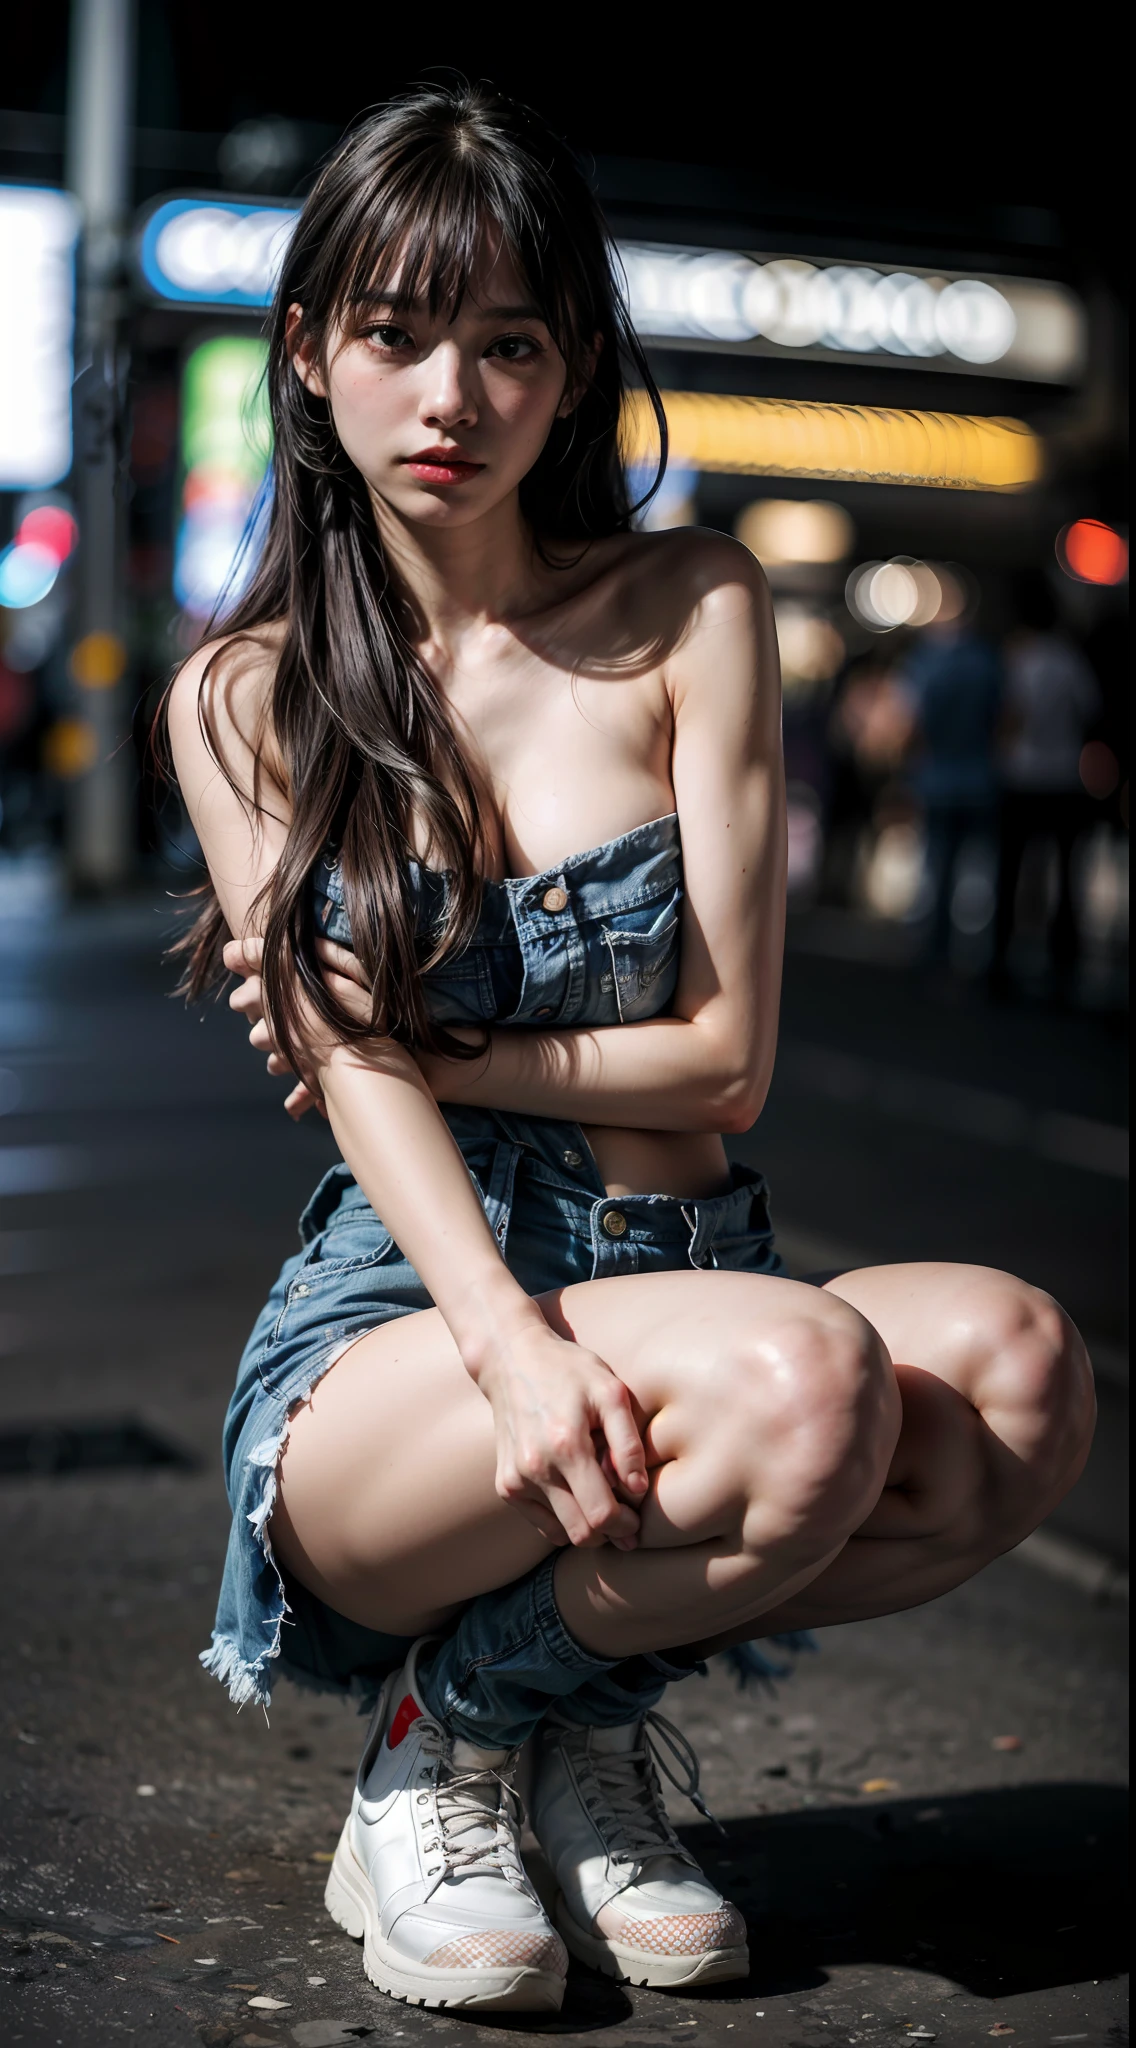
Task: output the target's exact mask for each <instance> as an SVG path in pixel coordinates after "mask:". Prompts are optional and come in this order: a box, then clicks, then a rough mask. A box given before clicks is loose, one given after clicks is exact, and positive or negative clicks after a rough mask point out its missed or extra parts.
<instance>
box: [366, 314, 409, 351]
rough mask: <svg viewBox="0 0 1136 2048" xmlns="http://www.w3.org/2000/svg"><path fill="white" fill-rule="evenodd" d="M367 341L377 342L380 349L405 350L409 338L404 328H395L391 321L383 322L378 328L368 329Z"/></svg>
mask: <svg viewBox="0 0 1136 2048" xmlns="http://www.w3.org/2000/svg"><path fill="white" fill-rule="evenodd" d="M367 340H368V341H373V342H377V343H378V345H379V347H380V348H405V347H406V346H407V345H408V343H409V341H410V336H409V334H408V333H407V331H406V329H405V327H395V326H394V324H393V323H392V322H391V321H387V320H384V321H383V323H382V325H381V326H380V327H372V328H370V329H369V331H368V334H367Z"/></svg>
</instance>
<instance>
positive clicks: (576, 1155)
mask: <svg viewBox="0 0 1136 2048" xmlns="http://www.w3.org/2000/svg"><path fill="white" fill-rule="evenodd" d="M537 1014H538V1015H539V1014H540V1013H539V1011H538V1013H537ZM561 1156H562V1158H563V1160H564V1164H565V1166H570V1167H571V1168H572V1170H573V1172H575V1170H576V1168H577V1167H578V1166H582V1165H583V1164H584V1155H583V1153H582V1152H573V1151H571V1150H569V1151H567V1152H565V1153H563V1154H562V1155H561Z"/></svg>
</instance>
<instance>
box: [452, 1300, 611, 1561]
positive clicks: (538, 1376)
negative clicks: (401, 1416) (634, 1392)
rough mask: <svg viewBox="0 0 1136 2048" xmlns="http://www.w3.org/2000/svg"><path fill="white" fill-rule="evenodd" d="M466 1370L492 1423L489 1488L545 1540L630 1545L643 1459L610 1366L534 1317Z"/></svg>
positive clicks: (499, 1339) (497, 1342) (585, 1543)
mask: <svg viewBox="0 0 1136 2048" xmlns="http://www.w3.org/2000/svg"><path fill="white" fill-rule="evenodd" d="M475 1377H476V1380H477V1384H478V1386H479V1387H480V1389H481V1391H482V1393H483V1394H484V1395H485V1396H486V1398H487V1399H488V1401H489V1403H490V1406H491V1407H492V1409H493V1417H494V1421H495V1423H496V1425H497V1493H498V1495H499V1497H500V1498H501V1499H502V1500H504V1501H508V1503H509V1505H510V1507H514V1508H516V1509H517V1510H518V1512H519V1513H520V1514H522V1515H524V1517H525V1519H526V1521H529V1522H531V1523H532V1525H533V1527H534V1528H535V1529H539V1531H540V1533H541V1535H542V1536H544V1537H545V1538H546V1539H547V1540H548V1542H550V1543H557V1544H565V1543H571V1544H574V1545H576V1546H578V1547H585V1546H591V1547H595V1546H597V1545H599V1544H602V1543H613V1544H614V1545H615V1546H616V1548H617V1549H619V1550H634V1549H635V1547H636V1543H637V1541H638V1535H639V1516H638V1514H637V1513H636V1511H635V1507H634V1506H632V1505H630V1504H629V1502H634V1503H636V1505H637V1504H639V1503H640V1502H641V1501H642V1499H643V1497H644V1495H645V1494H646V1491H647V1485H648V1479H647V1458H646V1453H645V1451H644V1448H643V1440H642V1437H641V1436H640V1433H639V1427H638V1424H637V1423H636V1420H635V1415H634V1411H633V1408H632V1404H631V1396H630V1394H629V1393H628V1391H627V1388H626V1387H625V1386H624V1384H623V1382H622V1380H619V1379H617V1378H616V1376H615V1374H614V1373H613V1372H612V1370H611V1368H610V1366H607V1365H605V1364H604V1362H603V1359H602V1358H598V1357H597V1356H596V1354H595V1352H594V1351H589V1350H588V1349H587V1348H586V1346H584V1345H582V1344H573V1343H571V1342H570V1341H568V1340H567V1339H565V1338H563V1337H559V1336H557V1334H556V1332H555V1330H552V1329H550V1328H549V1326H548V1324H547V1323H546V1322H545V1321H544V1319H543V1317H542V1318H541V1319H540V1321H539V1323H538V1322H536V1321H535V1320H533V1321H532V1322H528V1321H526V1323H525V1324H524V1325H523V1326H522V1327H521V1328H520V1329H519V1330H518V1331H516V1332H515V1333H513V1334H512V1335H511V1336H509V1337H508V1338H505V1339H503V1340H502V1339H501V1338H498V1340H497V1341H496V1343H495V1344H494V1347H493V1357H492V1360H491V1362H488V1363H486V1364H485V1365H483V1366H482V1367H481V1368H480V1370H478V1371H477V1373H476V1374H475ZM619 1495H622V1496H624V1497H623V1498H622V1499H621V1498H619V1497H618V1496H619Z"/></svg>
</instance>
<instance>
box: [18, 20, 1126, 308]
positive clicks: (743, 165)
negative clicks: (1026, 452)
mask: <svg viewBox="0 0 1136 2048" xmlns="http://www.w3.org/2000/svg"><path fill="white" fill-rule="evenodd" d="M414 11H415V12H416V13H417V14H418V15H419V17H420V19H421V20H422V23H423V26H422V27H420V28H419V27H417V26H412V25H409V24H408V23H407V22H406V21H405V20H402V21H400V20H399V19H398V17H397V15H396V12H395V10H393V9H390V8H384V7H380V6H377V5H375V4H374V0H367V4H363V0H336V4H334V5H333V6H329V7H325V8H320V7H318V6H317V7H316V8H314V9H304V10H303V11H301V10H299V9H297V8H289V7H288V6H287V4H286V0H285V4H284V6H282V7H281V6H280V5H279V4H278V5H277V6H276V7H270V6H266V5H265V4H263V0H140V79H139V108H138V111H139V119H140V122H141V123H142V124H143V125H145V126H149V127H169V128H178V129H196V130H212V131H218V130H225V129H227V128H229V127H230V126H231V125H232V124H233V123H234V122H235V121H238V120H242V119H246V118H248V117H250V116H254V115H258V114H265V113H279V114H286V115H290V116H292V117H294V118H298V119H302V120H305V121H310V122H314V123H318V124H326V125H327V126H328V127H329V128H330V129H337V128H339V127H340V126H342V124H343V123H345V122H346V121H347V120H349V119H350V117H351V116H352V115H353V114H355V113H356V112H358V110H359V108H360V107H361V106H363V105H366V104H368V103H369V102H372V101H375V100H379V99H382V98H383V97H385V96H386V94H388V93H389V92H391V91H392V90H395V89H397V88H398V87H399V86H401V85H404V84H406V83H408V82H410V81H412V80H414V79H416V78H421V77H422V76H424V75H426V74H427V73H428V72H430V71H431V70H434V71H435V72H436V71H437V70H438V68H440V67H443V66H447V65H449V66H452V67H454V68H455V69H457V70H460V71H463V72H465V73H466V74H467V75H469V76H473V77H490V78H492V79H493V80H494V81H495V82H496V83H497V84H499V85H501V86H502V87H503V88H504V89H505V90H507V91H510V92H513V93H515V94H517V95H518V96H520V97H522V98H525V99H529V100H531V101H532V102H533V103H534V104H536V105H538V106H539V107H540V108H541V109H542V110H543V111H544V113H545V114H546V115H547V116H548V117H549V118H550V119H551V120H552V121H553V122H554V123H555V124H556V125H557V126H558V127H559V128H560V129H561V130H562V131H563V132H564V133H565V134H567V135H568V136H569V137H570V139H571V140H572V141H573V142H574V143H576V144H577V145H578V146H579V147H581V148H583V149H585V150H590V151H592V152H595V153H596V154H598V155H605V156H620V157H648V158H660V159H664V160H667V161H669V162H672V163H694V164H705V165H710V166H721V167H730V168H733V169H735V170H740V171H743V172H744V173H746V174H747V176H748V177H749V178H751V179H753V180H754V181H756V183H757V185H758V186H759V187H761V188H763V189H767V190H769V191H770V192H771V193H782V194H786V193H796V194H799V195H802V196H809V197H811V198H812V200H813V201H814V202H816V201H819V202H822V203H823V201H824V199H825V197H826V195H834V194H839V195H840V196H841V202H842V204H843V205H844V207H845V208H847V207H849V206H851V207H856V206H857V205H859V206H862V207H863V208H865V209H867V210H869V211H870V210H871V209H873V208H879V207H881V206H886V205H887V204H889V203H890V204H893V205H896V206H902V207H904V208H905V209H907V210H910V209H911V208H913V207H914V208H916V209H919V208H922V209H924V210H925V211H926V212H927V213H928V215H929V216H934V215H940V216H945V215H947V214H949V213H951V212H952V211H953V212H954V213H955V214H958V213H959V211H960V210H966V209H971V210H976V211H977V212H979V213H981V212H983V211H988V210H989V209H990V208H991V207H999V206H1000V207H1017V208H1028V207H1033V208H1038V209H1048V210H1049V211H1050V212H1051V213H1053V214H1055V215H1056V216H1057V221H1058V233H1057V240H1058V242H1059V243H1063V244H1064V245H1065V246H1066V247H1073V248H1076V247H1080V248H1081V249H1082V250H1084V249H1086V248H1090V249H1094V250H1100V252H1101V253H1102V254H1105V255H1106V261H1107V267H1108V268H1109V269H1112V267H1113V262H1114V261H1115V250H1114V247H1113V244H1114V240H1119V239H1120V237H1119V235H1114V227H1115V225H1116V224H1117V222H1118V214H1119V205H1120V199H1119V197H1118V196H1116V195H1117V194H1118V193H1119V192H1120V191H1121V189H1122V181H1121V178H1120V172H1119V169H1118V140H1117V138H1118V135H1119V132H1120V115H1119V109H1118V101H1117V99H1116V98H1115V97H1114V96H1113V95H1114V93H1115V90H1116V88H1113V87H1111V86H1110V84H1109V80H1110V79H1111V78H1116V77H1117V76H1118V67H1117V64H1116V63H1115V62H1113V61H1111V60H1110V58H1109V53H1108V51H1107V49H1102V48H1101V47H1100V46H1099V38H1100V35H1101V33H1102V31H1101V27H1100V20H1101V18H1099V17H1093V19H1092V20H1091V21H1089V22H1088V23H1087V25H1086V27H1087V33H1089V34H1092V35H1095V36H1096V37H1097V38H1098V42H1097V43H1094V44H1092V45H1089V44H1087V43H1086V42H1084V41H1083V40H1077V39H1076V38H1075V37H1073V36H1072V35H1070V34H1069V33H1065V34H1064V35H1062V34H1060V33H1059V34H1058V35H1056V36H1054V35H1053V34H1052V33H1050V31H1049V30H1047V31H1046V35H1045V39H1044V42H1043V41H1042V40H1041V39H1040V38H1038V37H1037V36H1036V34H1035V31H1034V27H1033V25H1032V24H1028V23H1025V21H1024V18H1023V17H1021V16H1020V15H1018V16H1016V17H1015V18H1014V19H1013V20H1009V19H1007V20H1006V21H1005V22H1004V23H1003V24H1002V25H1000V26H998V27H996V28H993V29H992V28H991V26H990V16H989V12H988V11H987V12H985V13H982V12H980V11H979V10H977V9H972V10H969V11H967V10H964V11H961V12H960V11H957V10H956V11H955V12H954V13H950V12H947V11H944V10H937V11H935V12H931V11H928V10H922V9H916V8H914V7H909V8H908V9H907V10H902V11H901V10H894V11H889V12H881V11H880V10H878V9H876V10H866V9H864V8H862V7H857V8H854V9H849V10H847V12H846V14H845V15H844V16H839V15H836V14H834V13H833V12H831V11H829V10H826V11H825V14H824V16H823V18H822V19H823V24H824V26H823V33H822V32H820V30H819V29H818V17H817V15H816V14H815V13H814V14H811V15H805V14H804V13H803V11H802V10H801V9H800V8H790V9H786V10H782V12H781V13H780V15H777V16H774V15H772V14H771V13H769V12H768V11H767V12H766V13H765V15H764V16H763V15H762V14H761V13H760V12H759V11H758V10H752V11H751V10H745V11H744V12H743V10H741V9H736V8H732V7H730V8H719V9H717V10H713V9H705V8H702V9H699V10H698V11H697V14H695V12H694V10H689V18H692V19H697V21H698V23H699V32H698V34H697V35H695V34H693V33H691V31H690V30H689V29H686V30H684V28H683V26H682V22H683V14H684V13H687V12H688V11H687V10H682V11H681V12H680V10H679V9H677V8H668V9H665V10H664V9H661V8H660V9H658V10H657V11H652V12H650V13H647V12H641V11H639V10H636V11H635V12H634V14H632V13H631V12H630V11H625V12H617V11H616V10H614V9H612V8H611V7H610V6H608V7H602V6H596V5H594V4H592V5H590V6H587V7H576V8H575V9H572V8H568V7H565V6H563V5H561V6H559V7H545V8H540V9H535V8H533V7H532V6H531V5H529V6H522V7H518V8H514V9H512V10H509V9H502V10H497V11H495V12H493V13H491V14H490V13H488V12H487V10H486V9H485V8H484V7H483V6H477V5H474V6H469V7H467V8H465V9H462V10H458V9H455V8H446V9H439V8H438V6H437V4H436V0H435V5H434V6H433V7H421V8H419V9H417V10H414ZM431 20H432V21H433V22H438V21H439V20H440V21H441V23H442V24H443V26H442V27H440V28H439V27H437V26H431V25H427V24H428V23H429V22H430V21H431ZM771 23H772V24H773V26H770V24H771ZM66 24H67V6H66V0H41V4H39V5H38V6H36V7H34V8H33V7H29V6H26V5H25V6H24V7H22V8H21V9H20V10H19V12H18V13H17V14H16V16H15V18H14V19H13V21H12V23H11V24H10V26H9V29H8V30H7V32H6V37H5V43H6V49H5V81H4V84H3V86H0V99H2V100H3V102H4V104H6V105H8V106H13V107H20V108H27V109H39V110H42V111H52V112H60V111H62V108H63V103H64V91H65V76H66ZM787 30H788V31H791V33H790V32H787ZM1025 37H1028V41H1026V40H1025V39H1024V38H1025ZM1108 258H1111V259H1112V260H1107V259H1108Z"/></svg>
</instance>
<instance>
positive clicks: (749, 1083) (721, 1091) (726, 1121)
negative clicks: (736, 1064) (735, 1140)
mask: <svg viewBox="0 0 1136 2048" xmlns="http://www.w3.org/2000/svg"><path fill="white" fill-rule="evenodd" d="M768 1093H769V1076H768V1074H766V1073H764V1072H755V1071H754V1069H753V1068H747V1069H746V1070H745V1071H743V1072H734V1073H731V1074H730V1075H729V1076H727V1077H726V1078H725V1079H724V1080H723V1081H722V1083H721V1084H720V1086H719V1087H718V1088H717V1089H716V1090H715V1099H714V1103H713V1106H712V1107H713V1116H712V1120H711V1122H710V1125H709V1128H711V1129H713V1130H715V1131H721V1132H722V1133H723V1134H724V1135H726V1136H728V1137H737V1136H738V1135H739V1134H740V1133H741V1132H742V1131H748V1130H750V1129H751V1127H752V1126H753V1125H754V1124H755V1123H756V1122H757V1119H758V1117H759V1116H760V1115H761V1112H762V1110H763V1109H764V1108H765V1098H766V1096H767V1094H768Z"/></svg>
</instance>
